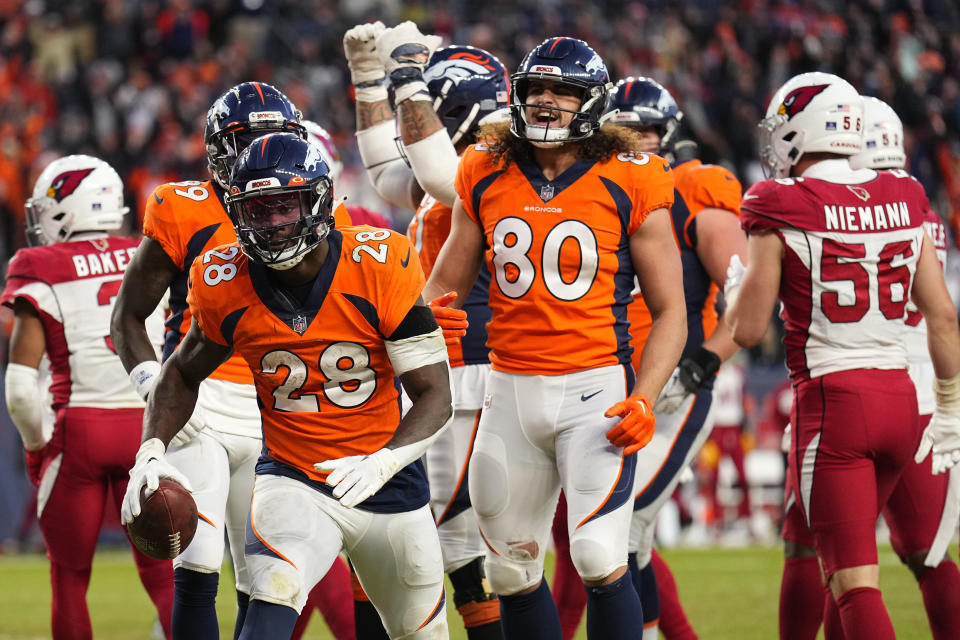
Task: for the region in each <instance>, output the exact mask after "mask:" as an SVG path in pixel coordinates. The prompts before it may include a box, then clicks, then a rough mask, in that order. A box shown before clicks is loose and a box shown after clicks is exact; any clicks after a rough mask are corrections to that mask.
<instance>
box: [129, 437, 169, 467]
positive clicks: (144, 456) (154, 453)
mask: <svg viewBox="0 0 960 640" xmlns="http://www.w3.org/2000/svg"><path fill="white" fill-rule="evenodd" d="M166 450H167V447H166V446H165V445H164V444H163V441H162V440H161V439H160V438H150V439H149V440H147V441H146V442H144V443H142V444H141V445H140V448H139V449H138V450H137V457H136V458H135V461H136V462H141V461H146V460H149V459H150V458H156V459H158V460H159V459H160V458H163V454H164V453H165V452H166Z"/></svg>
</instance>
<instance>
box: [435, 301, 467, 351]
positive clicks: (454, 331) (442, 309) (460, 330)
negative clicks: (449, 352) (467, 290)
mask: <svg viewBox="0 0 960 640" xmlns="http://www.w3.org/2000/svg"><path fill="white" fill-rule="evenodd" d="M456 298H457V292H456V291H448V292H447V293H445V294H443V295H442V296H440V297H439V298H435V299H433V300H431V301H430V310H431V311H433V315H434V317H435V318H436V319H437V324H439V325H440V329H441V330H442V331H443V341H444V342H446V343H447V346H448V347H450V346H453V345H458V344H460V338H462V337H463V336H465V335H467V312H466V311H464V310H463V309H451V308H450V307H448V306H447V305H448V304H450V303H451V302H453V301H454V300H456Z"/></svg>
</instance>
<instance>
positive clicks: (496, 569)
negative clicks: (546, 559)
mask: <svg viewBox="0 0 960 640" xmlns="http://www.w3.org/2000/svg"><path fill="white" fill-rule="evenodd" d="M539 566H540V565H539V563H537V562H536V561H535V560H530V561H528V562H517V561H511V560H508V559H506V558H504V557H502V556H498V555H494V554H488V555H487V561H486V564H485V567H486V573H487V579H488V580H489V581H490V587H491V588H492V589H493V591H494V592H495V593H497V594H499V595H501V596H510V595H513V594H515V593H517V592H520V591H523V590H524V589H528V588H530V587H532V586H534V585H536V584H538V583H539V582H540V580H541V579H542V578H543V575H542V571H540V570H538V567H539Z"/></svg>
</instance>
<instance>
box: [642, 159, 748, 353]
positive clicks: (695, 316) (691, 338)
mask: <svg viewBox="0 0 960 640" xmlns="http://www.w3.org/2000/svg"><path fill="white" fill-rule="evenodd" d="M673 174H674V177H675V178H676V193H675V194H674V204H673V209H672V210H671V215H672V217H673V230H674V234H675V235H676V240H677V246H678V247H679V248H680V259H681V262H682V263H683V292H684V296H685V298H686V303H687V343H686V345H685V346H684V349H683V355H682V356H681V359H682V358H685V357H687V356H688V355H690V354H691V353H692V352H693V351H695V350H696V349H697V348H698V347H699V346H700V345H702V344H703V341H704V340H706V339H707V337H708V336H709V335H710V334H712V333H713V331H714V329H716V327H717V309H716V303H717V289H718V288H717V285H716V284H715V283H714V282H713V281H712V280H711V278H710V274H708V273H707V271H706V269H705V268H704V267H703V264H702V263H701V262H700V258H699V257H698V256H697V215H699V214H700V212H701V211H703V210H704V209H711V208H712V209H724V210H726V211H730V212H731V213H732V214H734V215H736V216H738V217H739V215H740V194H741V187H740V181H739V180H737V179H736V177H734V175H733V174H732V173H731V172H730V171H729V170H728V169H726V168H724V167H721V166H719V165H704V164H701V163H700V161H699V160H689V161H687V162H683V163H681V164H679V165H677V166H675V167H673ZM629 318H630V332H631V334H632V335H633V346H634V352H633V365H634V368H636V367H637V366H638V365H639V364H640V352H641V351H642V350H643V345H644V343H645V342H646V340H647V335H648V334H649V333H650V326H651V323H652V321H651V319H650V311H649V309H647V305H646V303H645V302H644V300H643V294H642V293H639V294H637V295H636V297H635V301H634V303H633V304H631V305H630V312H629Z"/></svg>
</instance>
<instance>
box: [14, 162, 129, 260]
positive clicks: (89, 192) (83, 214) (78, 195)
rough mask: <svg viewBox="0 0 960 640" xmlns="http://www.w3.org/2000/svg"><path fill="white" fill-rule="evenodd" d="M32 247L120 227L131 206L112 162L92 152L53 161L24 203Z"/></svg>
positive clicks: (27, 229) (27, 233) (28, 241)
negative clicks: (127, 205) (89, 154)
mask: <svg viewBox="0 0 960 640" xmlns="http://www.w3.org/2000/svg"><path fill="white" fill-rule="evenodd" d="M24 210H25V212H26V216H27V228H26V235H27V243H28V244H29V245H30V246H39V245H48V244H54V243H56V242H66V241H68V240H69V239H70V238H71V237H72V236H73V235H74V234H77V233H82V232H106V231H110V230H113V229H119V228H120V227H121V226H122V225H123V216H124V215H126V213H127V212H128V211H129V208H128V207H126V206H124V204H123V182H122V181H121V180H120V176H119V175H117V172H116V171H114V169H113V167H111V166H110V165H109V164H107V163H106V162H104V161H103V160H100V159H99V158H94V157H93V156H87V155H72V156H66V157H63V158H60V159H58V160H55V161H53V162H51V163H50V164H49V165H47V167H46V168H45V169H44V170H43V172H42V173H41V174H40V176H39V177H38V178H37V182H36V184H35V185H34V187H33V194H32V196H31V197H30V198H29V199H28V200H27V201H26V203H25V204H24Z"/></svg>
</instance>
